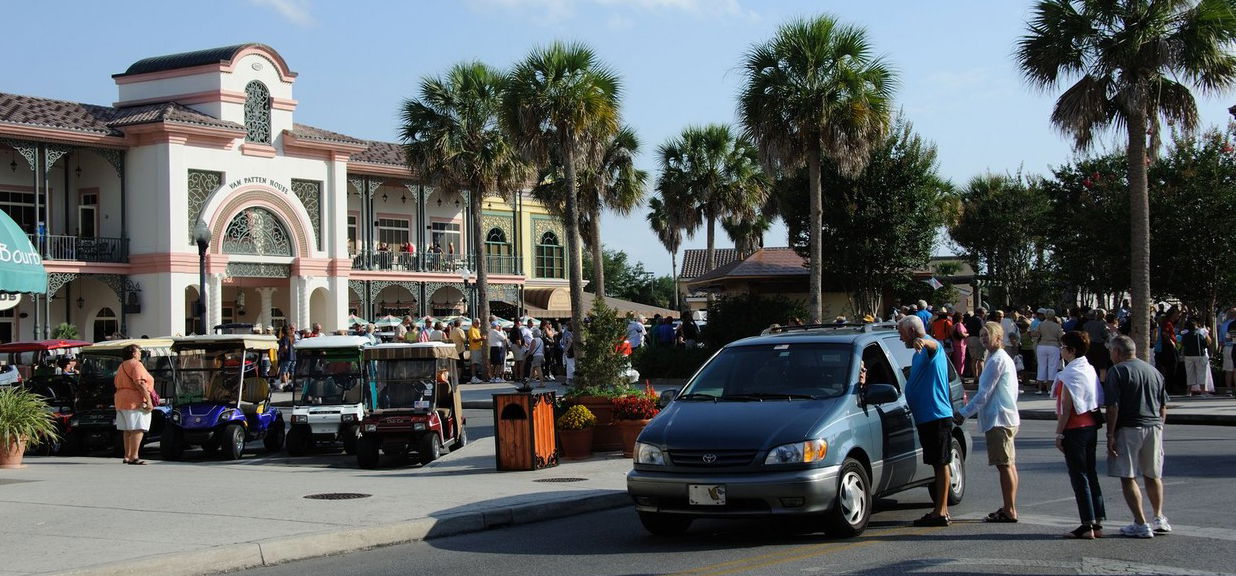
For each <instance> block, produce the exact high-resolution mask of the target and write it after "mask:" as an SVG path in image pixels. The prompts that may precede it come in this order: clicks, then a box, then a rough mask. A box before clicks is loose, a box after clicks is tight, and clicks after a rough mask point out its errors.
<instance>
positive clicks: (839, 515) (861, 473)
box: [824, 458, 871, 538]
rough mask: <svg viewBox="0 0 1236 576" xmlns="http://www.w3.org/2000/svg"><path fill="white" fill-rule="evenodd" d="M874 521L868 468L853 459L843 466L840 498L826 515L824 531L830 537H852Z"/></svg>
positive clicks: (838, 486)
mask: <svg viewBox="0 0 1236 576" xmlns="http://www.w3.org/2000/svg"><path fill="white" fill-rule="evenodd" d="M870 519H871V481H870V480H868V478H867V469H866V468H863V465H862V464H861V463H859V462H858V461H857V460H855V459H853V458H846V459H845V462H843V463H842V464H841V473H840V474H839V475H838V480H837V497H836V500H834V501H833V507H832V510H829V511H828V514H827V515H826V516H825V526H824V529H825V531H826V532H828V534H829V535H831V536H836V537H839V538H850V537H853V536H858V535H859V534H862V533H863V530H866V529H867V521H868V520H870Z"/></svg>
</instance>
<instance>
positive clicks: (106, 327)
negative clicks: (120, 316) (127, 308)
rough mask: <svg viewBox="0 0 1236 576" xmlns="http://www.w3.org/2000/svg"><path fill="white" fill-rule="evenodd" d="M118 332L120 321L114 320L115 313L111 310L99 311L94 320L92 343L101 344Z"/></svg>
mask: <svg viewBox="0 0 1236 576" xmlns="http://www.w3.org/2000/svg"><path fill="white" fill-rule="evenodd" d="M119 332H120V321H119V320H117V319H116V313H115V312H114V311H112V309H111V308H104V309H102V310H99V315H98V316H96V317H95V319H94V341H95V342H102V341H104V340H107V339H108V338H109V337H111V336H113V335H115V334H117V333H119Z"/></svg>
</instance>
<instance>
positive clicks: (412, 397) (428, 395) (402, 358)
mask: <svg viewBox="0 0 1236 576" xmlns="http://www.w3.org/2000/svg"><path fill="white" fill-rule="evenodd" d="M457 356H458V355H457V354H456V352H455V346H454V345H453V344H447V343H444V342H422V343H417V344H407V343H403V344H379V345H377V346H370V347H368V348H366V349H365V350H364V358H365V364H366V366H367V367H368V370H367V372H368V376H369V384H368V386H366V388H365V406H366V407H367V408H369V410H370V412H369V414H368V415H367V416H365V419H364V421H362V422H361V437H360V439H359V440H358V441H357V445H356V463H357V464H358V465H359V466H360V467H361V468H377V467H378V463H379V452H382V453H386V454H390V455H395V456H397V457H405V456H407V455H409V454H410V453H413V452H415V453H416V456H417V461H418V462H420V463H421V464H428V463H430V462H433V461H434V460H436V459H437V458H438V457H439V456H441V455H442V451H443V449H444V448H450V449H452V450H457V449H459V448H462V447H463V446H464V444H467V442H468V434H467V431H466V430H465V429H464V417H463V400H462V399H461V397H460V392H459V370H458V367H457V366H456V362H457Z"/></svg>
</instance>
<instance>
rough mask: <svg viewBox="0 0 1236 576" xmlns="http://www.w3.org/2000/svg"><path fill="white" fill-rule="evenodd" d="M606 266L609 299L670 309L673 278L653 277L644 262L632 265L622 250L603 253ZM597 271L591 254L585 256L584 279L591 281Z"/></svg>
mask: <svg viewBox="0 0 1236 576" xmlns="http://www.w3.org/2000/svg"><path fill="white" fill-rule="evenodd" d="M603 255H604V256H603V258H604V260H603V262H602V266H603V268H604V270H605V283H606V285H607V290H608V291H609V295H610V296H613V297H615V298H622V299H623V300H630V301H632V302H639V303H640V304H648V305H651V306H660V307H662V308H670V303H671V302H670V299H671V298H672V297H673V294H674V293H673V290H674V283H673V280H672V279H670V277H669V276H661V277H653V275H652V273H651V272H648V271H647V270H645V269H644V263H643V262H631V258H630V256H628V255H627V253H626V252H623V251H621V250H608V249H607V250H605V251H603ZM594 268H595V266H594V264H593V262H592V255H591V254H590V253H585V254H584V278H585V279H586V280H591V279H592V277H591V273H592V270H593V269H594Z"/></svg>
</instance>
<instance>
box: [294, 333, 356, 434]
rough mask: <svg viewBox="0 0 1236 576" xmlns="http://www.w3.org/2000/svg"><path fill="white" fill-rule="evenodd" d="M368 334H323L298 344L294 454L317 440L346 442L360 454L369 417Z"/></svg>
mask: <svg viewBox="0 0 1236 576" xmlns="http://www.w3.org/2000/svg"><path fill="white" fill-rule="evenodd" d="M369 344H370V342H369V339H368V338H365V337H363V336H318V337H315V338H305V339H303V340H301V341H300V342H297V343H296V374H295V390H296V393H295V394H293V395H292V427H291V429H289V430H288V438H287V449H288V454H290V455H292V456H300V455H302V454H304V453H305V452H307V451H308V450H309V449H310V448H311V447H313V445H314V444H315V443H317V442H336V441H341V442H343V450H344V451H345V452H347V453H348V454H355V453H356V439H357V437H358V436H360V421H361V419H363V418H364V417H365V405H364V403H363V398H362V394H363V392H364V389H365V386H364V380H365V371H364V358H363V352H364V350H365V348H367V347H368V346H369Z"/></svg>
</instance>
